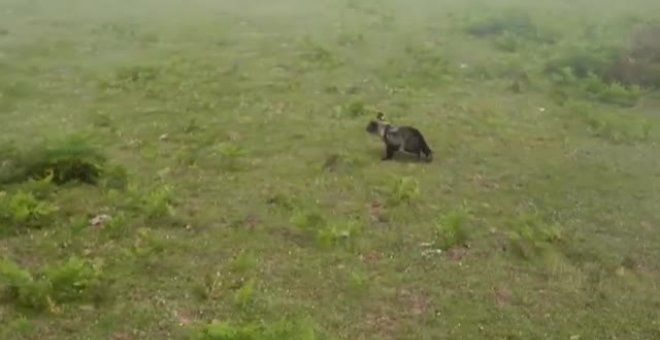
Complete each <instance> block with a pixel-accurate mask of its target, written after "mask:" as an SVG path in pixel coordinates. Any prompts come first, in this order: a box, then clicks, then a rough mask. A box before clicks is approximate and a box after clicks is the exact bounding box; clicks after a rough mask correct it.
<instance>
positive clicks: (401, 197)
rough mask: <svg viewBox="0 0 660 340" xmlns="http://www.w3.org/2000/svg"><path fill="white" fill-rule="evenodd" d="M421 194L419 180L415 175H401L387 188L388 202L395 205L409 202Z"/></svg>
mask: <svg viewBox="0 0 660 340" xmlns="http://www.w3.org/2000/svg"><path fill="white" fill-rule="evenodd" d="M419 195H420V189H419V181H417V179H415V178H414V177H401V178H397V179H396V180H394V181H392V184H390V186H389V188H388V190H387V203H388V204H390V205H393V206H396V205H401V204H409V203H411V202H412V201H414V200H415V199H416V198H417V197H419Z"/></svg>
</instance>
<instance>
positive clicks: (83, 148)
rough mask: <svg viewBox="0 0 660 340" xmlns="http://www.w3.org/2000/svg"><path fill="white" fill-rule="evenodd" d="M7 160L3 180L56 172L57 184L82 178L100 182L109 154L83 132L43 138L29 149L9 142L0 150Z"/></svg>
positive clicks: (0, 171)
mask: <svg viewBox="0 0 660 340" xmlns="http://www.w3.org/2000/svg"><path fill="white" fill-rule="evenodd" d="M0 156H3V157H4V158H5V160H4V161H3V163H2V167H1V168H0V184H8V183H17V182H23V181H26V180H28V179H30V178H43V177H46V176H52V177H53V182H54V183H56V184H64V183H67V182H72V181H76V182H82V183H88V184H96V183H97V181H98V180H99V178H100V176H101V174H102V169H103V166H104V165H105V163H106V157H105V155H104V154H103V153H102V152H101V151H100V150H99V149H98V148H97V147H96V146H94V145H93V144H92V143H91V142H90V141H89V140H88V139H87V138H86V137H84V136H82V135H76V134H74V135H69V136H66V137H64V138H61V139H53V140H47V141H45V142H42V143H40V144H38V145H36V146H33V147H32V148H29V149H27V150H21V149H18V148H17V147H16V146H15V145H11V144H10V145H9V146H7V147H5V148H4V149H3V150H0Z"/></svg>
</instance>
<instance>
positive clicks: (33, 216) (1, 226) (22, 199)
mask: <svg viewBox="0 0 660 340" xmlns="http://www.w3.org/2000/svg"><path fill="white" fill-rule="evenodd" d="M58 210H59V208H58V206H57V205H55V204H53V203H50V202H48V201H45V200H41V199H39V198H37V197H35V196H34V195H33V194H32V193H31V192H26V191H18V192H16V193H13V194H7V193H6V192H0V234H6V233H10V232H16V231H20V230H25V229H32V228H35V229H38V228H43V227H45V226H47V225H49V224H51V223H52V222H53V220H54V216H55V213H57V212H58Z"/></svg>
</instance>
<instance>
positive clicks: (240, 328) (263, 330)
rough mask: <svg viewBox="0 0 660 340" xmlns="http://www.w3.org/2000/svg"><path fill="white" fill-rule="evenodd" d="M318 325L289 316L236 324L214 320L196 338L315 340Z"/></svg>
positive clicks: (207, 339) (212, 339)
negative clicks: (272, 320)
mask: <svg viewBox="0 0 660 340" xmlns="http://www.w3.org/2000/svg"><path fill="white" fill-rule="evenodd" d="M317 338H318V331H317V330H316V327H315V326H314V325H313V324H312V322H311V321H310V320H309V319H308V318H303V317H297V318H293V317H288V318H282V319H280V320H278V321H275V322H261V323H256V322H250V323H243V324H236V323H234V322H229V321H214V322H212V323H210V324H208V325H206V326H204V327H202V328H201V329H200V330H199V331H198V332H196V334H195V336H194V337H193V339H196V340H283V339H286V340H314V339H317Z"/></svg>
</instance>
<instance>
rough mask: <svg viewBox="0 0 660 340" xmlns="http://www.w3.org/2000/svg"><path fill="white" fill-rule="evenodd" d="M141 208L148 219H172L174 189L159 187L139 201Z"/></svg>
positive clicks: (173, 213) (173, 214)
mask: <svg viewBox="0 0 660 340" xmlns="http://www.w3.org/2000/svg"><path fill="white" fill-rule="evenodd" d="M140 203H141V208H142V211H143V212H144V213H145V214H146V216H147V217H148V218H150V219H159V218H172V217H174V216H175V215H176V210H175V209H174V204H175V201H174V187H173V186H171V185H160V186H158V187H156V188H154V189H153V190H151V191H150V192H148V193H147V194H146V195H144V196H143V197H142V199H141V202H140Z"/></svg>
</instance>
